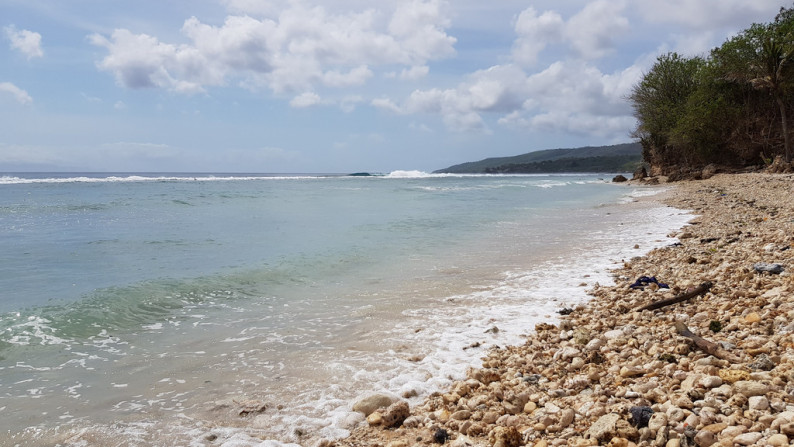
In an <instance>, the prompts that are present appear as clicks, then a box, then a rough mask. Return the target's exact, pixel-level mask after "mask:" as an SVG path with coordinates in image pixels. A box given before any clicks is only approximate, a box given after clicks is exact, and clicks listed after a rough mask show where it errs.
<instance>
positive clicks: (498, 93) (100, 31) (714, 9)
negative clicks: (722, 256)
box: [0, 0, 791, 172]
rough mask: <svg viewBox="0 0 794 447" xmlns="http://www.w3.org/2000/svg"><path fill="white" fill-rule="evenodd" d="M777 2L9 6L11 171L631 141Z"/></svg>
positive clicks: (247, 163) (277, 162)
mask: <svg viewBox="0 0 794 447" xmlns="http://www.w3.org/2000/svg"><path fill="white" fill-rule="evenodd" d="M781 6H787V7H790V6H791V4H789V3H784V2H780V1H769V0H754V1H747V0H720V1H715V0H671V1H663V2H662V1H658V0H635V1H629V0H595V1H585V0H581V1H566V0H557V1H517V0H500V1H497V2H483V1H482V0H450V1H445V0H380V1H378V2H372V1H364V0H327V1H321V0H192V1H177V0H156V1H151V0H138V1H135V2H132V1H120V0H50V1H44V0H3V1H2V2H0V61H2V63H0V172H11V171H17V170H81V171H83V170H89V171H210V172H353V171H373V172H389V171H393V170H414V169H416V170H425V171H431V170H434V169H440V168H444V167H447V166H449V165H452V164H456V163H461V162H466V161H473V160H479V159H482V158H486V157H492V156H505V155H516V154H521V153H525V152H529V151H533V150H539V149H547V148H559V147H577V146H585V145H603V144H614V143H622V142H627V141H630V137H629V133H630V131H631V130H632V128H633V126H634V125H635V121H634V119H633V117H632V111H631V107H630V106H629V104H628V103H627V102H626V101H625V97H626V95H627V94H628V93H629V91H630V89H631V86H632V85H634V84H635V83H636V82H637V81H638V80H639V79H640V77H641V76H642V73H643V71H644V70H647V69H648V68H649V67H650V65H651V64H652V63H653V61H654V60H655V58H656V56H657V55H658V54H660V53H664V52H667V51H678V52H680V53H683V54H686V55H697V54H705V53H706V52H708V50H709V49H710V48H712V47H714V46H717V45H719V44H720V43H722V42H723V41H724V40H725V39H726V38H727V37H728V36H730V35H732V34H734V33H736V32H737V31H740V30H742V29H744V28H746V27H748V26H749V25H750V24H751V23H753V22H767V21H770V20H772V19H773V18H774V16H775V14H776V13H777V11H778V10H779V9H780V7H781Z"/></svg>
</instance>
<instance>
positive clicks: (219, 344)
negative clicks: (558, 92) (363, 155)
mask: <svg viewBox="0 0 794 447" xmlns="http://www.w3.org/2000/svg"><path fill="white" fill-rule="evenodd" d="M34 177H37V178H34ZM646 192H647V191H646V190H643V191H639V190H634V189H631V188H626V187H624V186H616V185H612V184H609V183H608V182H605V181H604V180H602V179H600V178H599V177H598V176H588V175H568V176H436V175H427V174H423V173H406V172H402V173H393V174H391V175H389V176H382V177H363V178H362V177H339V176H292V177H274V176H255V175H252V176H242V177H241V176H221V175H216V176H214V177H208V176H205V175H204V176H185V175H181V176H179V175H173V176H160V175H158V176H151V175H127V174H123V175H117V176H110V177H109V176H104V177H97V176H94V177H89V176H82V175H58V176H54V175H49V176H48V175H40V176H27V177H25V176H22V175H17V176H7V177H3V178H0V243H2V247H3V248H4V249H3V251H2V253H0V269H2V270H0V290H2V291H3V292H2V294H0V312H2V313H1V314H0V315H2V317H1V318H2V319H1V320H0V415H1V416H2V418H0V421H2V422H0V430H2V431H4V432H7V433H8V434H9V438H8V439H10V440H11V442H12V443H13V442H16V443H21V444H25V445H53V444H57V443H61V444H63V445H79V444H81V443H82V444H87V445H94V444H101V445H114V443H115V444H118V445H205V444H207V443H208V441H206V439H207V438H206V437H207V436H208V435H212V436H216V437H217V440H216V441H215V443H216V444H223V443H224V442H225V443H226V445H257V444H258V443H262V442H263V440H265V439H270V440H275V441H279V442H284V443H289V442H292V443H298V444H302V445H308V444H309V443H310V442H311V441H312V440H313V439H316V438H318V437H341V436H344V435H346V433H347V430H349V429H350V428H351V427H352V426H354V425H355V424H356V423H358V422H360V421H361V417H360V415H357V414H355V413H352V412H351V411H350V410H349V408H350V403H351V402H352V401H354V400H355V399H356V398H358V397H361V396H363V395H366V394H368V393H370V392H372V391H385V392H390V393H394V394H397V395H403V394H405V395H415V397H412V398H411V400H410V402H411V403H416V402H419V401H420V399H422V398H423V397H424V396H426V395H427V394H429V393H430V392H432V391H434V390H436V389H439V388H440V387H443V386H445V385H447V384H448V383H449V382H450V381H451V380H452V379H454V378H461V377H463V376H464V374H465V370H466V367H467V366H468V365H475V364H477V363H478V359H479V357H481V356H482V355H483V353H484V352H485V350H487V349H488V348H489V347H492V346H494V345H504V344H516V343H520V342H521V340H522V337H521V335H522V334H524V333H526V332H528V331H530V330H532V328H533V327H534V325H535V323H537V322H539V321H547V320H549V319H553V318H554V315H555V311H556V310H558V309H560V308H561V307H566V306H571V305H574V304H575V303H577V302H579V301H581V300H584V299H586V295H585V293H584V292H585V290H586V289H587V287H588V286H592V285H593V284H595V283H596V282H598V281H600V282H601V283H605V282H609V281H610V276H609V273H608V268H609V267H610V266H611V265H612V263H614V262H616V261H618V260H620V259H621V258H628V257H631V256H635V255H639V254H641V253H643V252H644V251H647V250H649V249H651V248H652V247H653V246H656V245H663V244H668V243H670V242H671V241H670V240H667V239H666V238H665V237H664V235H665V234H667V233H668V232H669V231H670V230H671V229H673V228H678V227H680V226H681V225H683V224H684V223H685V222H686V220H688V218H689V217H688V216H686V215H684V214H681V213H679V212H678V211H677V210H673V209H669V208H665V207H659V206H655V205H649V204H647V203H630V202H632V200H631V199H630V194H631V193H635V194H639V193H646ZM634 244H639V246H640V249H636V250H635V249H633V248H632V247H633V246H634ZM583 284H586V286H583ZM494 327H497V328H498V331H496V332H495V333H494V331H489V329H492V328H494ZM475 342H477V343H480V346H479V347H477V348H468V347H469V346H471V345H473V344H475ZM249 401H254V402H259V403H264V404H267V405H266V406H267V409H266V410H264V411H263V412H262V413H261V414H250V415H246V416H244V417H241V416H240V415H239V414H238V411H237V410H238V409H239V408H240V404H241V403H244V402H249ZM22 427H25V428H24V429H23V428H22Z"/></svg>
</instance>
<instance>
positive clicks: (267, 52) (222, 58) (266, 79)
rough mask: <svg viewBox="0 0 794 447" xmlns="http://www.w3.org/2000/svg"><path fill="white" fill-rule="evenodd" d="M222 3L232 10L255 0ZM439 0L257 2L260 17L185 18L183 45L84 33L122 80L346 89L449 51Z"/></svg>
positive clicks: (124, 33)
mask: <svg viewBox="0 0 794 447" xmlns="http://www.w3.org/2000/svg"><path fill="white" fill-rule="evenodd" d="M226 3H227V4H228V5H229V7H230V8H232V9H237V10H249V9H251V8H255V7H256V5H260V4H259V3H253V2H248V1H239V0H228V1H227V2H226ZM445 5H446V2H445V1H442V0H412V1H410V2H397V4H396V5H394V6H393V8H392V9H390V10H389V9H384V10H376V9H366V10H364V11H348V12H341V13H332V12H329V11H327V10H326V9H324V8H323V7H320V6H309V5H306V4H305V3H304V2H301V1H291V2H289V3H288V4H286V5H278V6H273V5H271V6H269V7H265V8H262V9H261V10H260V11H259V12H260V13H261V14H262V15H263V16H264V17H262V18H254V17H251V16H249V15H232V16H229V17H227V18H226V20H225V21H224V23H223V24H222V25H220V26H214V25H208V24H205V23H202V22H201V21H199V19H197V18H195V17H192V18H189V19H187V20H186V21H185V23H184V26H183V27H182V33H183V34H184V35H185V36H186V37H187V38H188V39H189V40H190V43H188V44H181V45H176V44H169V43H164V42H160V41H159V39H157V38H156V37H153V36H149V35H146V34H134V33H132V32H131V31H129V30H126V29H117V30H115V31H114V32H113V34H112V35H111V36H110V37H109V38H107V37H104V36H101V35H96V34H95V35H93V36H91V38H90V39H91V41H92V43H94V44H95V45H98V46H102V47H105V48H106V49H107V50H108V54H107V56H106V57H105V58H104V59H103V60H102V61H101V62H100V63H99V64H98V65H99V67H100V68H101V69H103V70H107V71H110V72H112V73H113V74H114V75H115V76H116V79H117V82H118V83H119V84H120V85H123V86H125V87H128V88H146V87H157V88H165V89H168V90H173V91H177V92H184V93H196V92H201V91H203V90H204V89H205V88H206V87H212V86H219V85H224V84H225V83H227V82H229V81H231V80H236V81H238V82H240V84H241V85H243V86H246V87H248V88H258V87H266V88H270V89H272V90H273V91H275V92H277V93H281V92H295V91H302V90H303V91H306V90H313V89H314V88H316V87H318V86H325V87H331V88H345V87H350V86H357V85H361V84H363V83H365V82H367V80H368V79H370V78H371V77H373V76H374V73H373V68H374V67H385V66H394V65H404V66H406V67H423V66H425V64H426V63H427V62H428V61H430V60H436V59H439V58H444V57H449V56H452V55H454V54H455V50H454V47H453V45H454V44H455V38H454V37H451V36H449V35H447V34H446V31H445V30H446V28H447V27H449V26H450V22H449V20H448V19H447V18H446V12H445ZM386 6H388V5H386ZM386 6H384V7H386ZM411 70H414V68H411ZM422 72H423V69H421V68H419V69H416V70H415V71H408V72H406V73H407V75H413V76H417V75H420V74H422Z"/></svg>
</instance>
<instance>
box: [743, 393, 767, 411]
mask: <svg viewBox="0 0 794 447" xmlns="http://www.w3.org/2000/svg"><path fill="white" fill-rule="evenodd" d="M747 404H748V406H749V408H750V409H751V410H758V411H764V410H767V409H769V400H768V399H767V398H766V396H753V397H751V398H749V399H747Z"/></svg>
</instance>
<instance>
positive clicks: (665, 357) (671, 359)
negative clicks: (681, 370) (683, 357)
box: [657, 352, 678, 363]
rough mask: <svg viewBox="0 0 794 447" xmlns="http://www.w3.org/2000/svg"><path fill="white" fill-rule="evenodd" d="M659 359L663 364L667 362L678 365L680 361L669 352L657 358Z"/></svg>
mask: <svg viewBox="0 0 794 447" xmlns="http://www.w3.org/2000/svg"><path fill="white" fill-rule="evenodd" d="M657 358H658V359H659V360H661V361H663V362H667V363H676V362H678V359H677V358H676V357H675V356H674V355H673V354H670V353H667V352H665V353H664V354H659V357H657Z"/></svg>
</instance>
